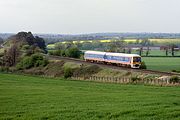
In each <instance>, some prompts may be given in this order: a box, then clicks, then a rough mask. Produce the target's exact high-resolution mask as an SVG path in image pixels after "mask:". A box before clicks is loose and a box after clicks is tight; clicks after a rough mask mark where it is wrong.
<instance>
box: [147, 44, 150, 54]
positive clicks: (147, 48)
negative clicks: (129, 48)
mask: <svg viewBox="0 0 180 120" xmlns="http://www.w3.org/2000/svg"><path fill="white" fill-rule="evenodd" d="M149 50H150V49H149V46H148V47H147V51H146V56H148V55H149Z"/></svg>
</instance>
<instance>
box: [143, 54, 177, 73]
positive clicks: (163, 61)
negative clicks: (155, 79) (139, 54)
mask: <svg viewBox="0 0 180 120" xmlns="http://www.w3.org/2000/svg"><path fill="white" fill-rule="evenodd" d="M143 61H145V63H146V65H147V69H151V70H159V71H172V70H178V71H180V57H176V58H173V57H143Z"/></svg>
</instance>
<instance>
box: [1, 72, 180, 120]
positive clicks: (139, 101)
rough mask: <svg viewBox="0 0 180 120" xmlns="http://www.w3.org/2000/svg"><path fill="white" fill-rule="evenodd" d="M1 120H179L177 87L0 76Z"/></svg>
mask: <svg viewBox="0 0 180 120" xmlns="http://www.w3.org/2000/svg"><path fill="white" fill-rule="evenodd" d="M0 106H1V107H0V119H22V120H25V119H40V120H46V119H61V120H65V119H74V120H80V119H83V120H87V119H91V120H95V119H134V120H135V119H137V120H139V119H142V120H144V119H158V120H159V119H161V120H166V119H169V120H179V119H180V87H156V86H143V85H118V84H107V83H106V84H105V83H94V82H82V81H69V80H63V79H50V78H40V77H30V76H22V75H13V74H0Z"/></svg>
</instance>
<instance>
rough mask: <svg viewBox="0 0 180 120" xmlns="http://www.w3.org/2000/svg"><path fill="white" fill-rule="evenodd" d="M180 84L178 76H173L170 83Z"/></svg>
mask: <svg viewBox="0 0 180 120" xmlns="http://www.w3.org/2000/svg"><path fill="white" fill-rule="evenodd" d="M179 82H180V79H179V77H178V76H172V77H171V78H170V83H179Z"/></svg>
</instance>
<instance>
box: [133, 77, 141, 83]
mask: <svg viewBox="0 0 180 120" xmlns="http://www.w3.org/2000/svg"><path fill="white" fill-rule="evenodd" d="M139 80H140V78H138V77H137V76H134V77H131V81H132V82H136V81H139Z"/></svg>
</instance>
